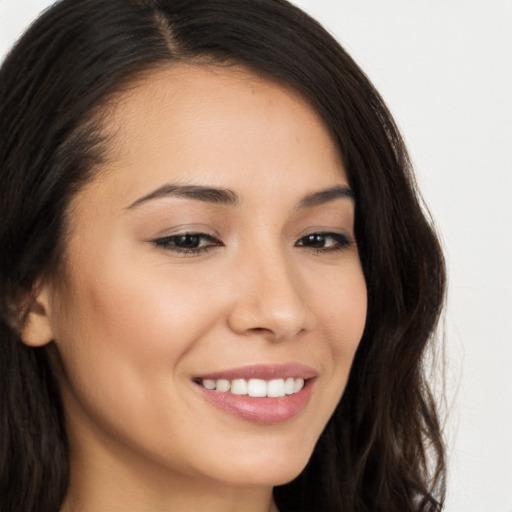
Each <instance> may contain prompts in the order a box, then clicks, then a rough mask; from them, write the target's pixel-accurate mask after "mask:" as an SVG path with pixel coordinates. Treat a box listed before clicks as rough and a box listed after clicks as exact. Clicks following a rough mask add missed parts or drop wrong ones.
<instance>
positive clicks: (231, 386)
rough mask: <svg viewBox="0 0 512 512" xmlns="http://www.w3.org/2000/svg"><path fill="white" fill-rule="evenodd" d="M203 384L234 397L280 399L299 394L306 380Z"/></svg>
mask: <svg viewBox="0 0 512 512" xmlns="http://www.w3.org/2000/svg"><path fill="white" fill-rule="evenodd" d="M201 384H202V385H203V386H204V387H205V388H206V389H215V390H217V391H220V392H223V393H226V392H228V391H229V392H231V393H233V394H234V395H249V396H250V397H270V398H279V397H282V396H286V395H293V394H294V393H298V392H299V391H300V390H301V389H302V388H303V387H304V379H300V378H299V379H294V378H293V377H288V378H287V379H272V380H268V381H266V380H263V379H249V380H248V381H247V380H245V379H233V380H231V381H229V380H227V379H217V380H214V379H203V380H202V381H201Z"/></svg>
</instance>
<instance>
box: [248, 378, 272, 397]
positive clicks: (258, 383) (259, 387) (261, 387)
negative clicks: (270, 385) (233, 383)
mask: <svg viewBox="0 0 512 512" xmlns="http://www.w3.org/2000/svg"><path fill="white" fill-rule="evenodd" d="M247 394H248V395H249V396H253V397H264V396H267V383H266V382H265V381H264V380H263V379H249V382H248V383H247Z"/></svg>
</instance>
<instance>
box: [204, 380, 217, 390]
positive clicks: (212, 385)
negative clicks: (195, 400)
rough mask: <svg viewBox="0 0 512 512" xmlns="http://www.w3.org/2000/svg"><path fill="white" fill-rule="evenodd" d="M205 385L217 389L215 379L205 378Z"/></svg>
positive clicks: (207, 387)
mask: <svg viewBox="0 0 512 512" xmlns="http://www.w3.org/2000/svg"><path fill="white" fill-rule="evenodd" d="M203 386H204V387H205V388H206V389H215V387H216V383H215V381H214V380H213V379H204V380H203Z"/></svg>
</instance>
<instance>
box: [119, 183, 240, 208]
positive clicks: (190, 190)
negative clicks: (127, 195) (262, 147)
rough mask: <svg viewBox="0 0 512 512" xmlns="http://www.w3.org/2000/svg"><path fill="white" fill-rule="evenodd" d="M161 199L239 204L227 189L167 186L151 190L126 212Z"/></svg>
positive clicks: (233, 193)
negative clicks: (172, 198) (170, 198)
mask: <svg viewBox="0 0 512 512" xmlns="http://www.w3.org/2000/svg"><path fill="white" fill-rule="evenodd" d="M162 197H178V198H187V199H195V200H197V201H203V202H206V203H214V204H223V205H227V206H237V205H238V204H239V202H240V200H239V198H238V196H237V195H236V193H235V192H233V191H232V190H230V189H227V188H217V187H207V186H202V185H178V184H167V185H163V186H162V187H159V188H157V189H156V190H153V192H150V193H149V194H146V195H145V196H142V197H140V198H139V199H137V200H136V201H134V202H133V203H132V204H130V206H128V208H127V209H128V210H129V209H132V208H135V207H137V206H139V205H141V204H143V203H145V202H147V201H151V200H152V199H160V198H162Z"/></svg>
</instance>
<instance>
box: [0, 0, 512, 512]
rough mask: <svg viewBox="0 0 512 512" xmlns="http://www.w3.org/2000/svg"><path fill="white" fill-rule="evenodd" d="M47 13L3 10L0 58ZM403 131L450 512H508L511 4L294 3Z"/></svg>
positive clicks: (2, 1) (511, 477) (10, 0)
mask: <svg viewBox="0 0 512 512" xmlns="http://www.w3.org/2000/svg"><path fill="white" fill-rule="evenodd" d="M50 3H51V2H49V1H48V0H0V58H3V55H4V54H5V52H6V51H7V50H8V48H9V47H10V46H11V45H12V44H13V42H14V41H15V39H16V38H17V37H18V36H19V34H20V33H21V32H22V31H23V30H24V28H25V27H26V26H27V25H28V24H29V23H30V22H31V20H32V19H33V18H34V17H35V16H37V14H38V13H39V12H40V11H41V10H42V9H43V8H45V7H46V6H47V5H49V4H50ZM296 3H297V4H298V5H299V6H300V7H302V8H304V9H305V10H307V11H308V12H309V13H310V14H312V15H313V16H314V17H316V18H317V19H318V20H319V21H320V22H322V23H323V24H324V25H325V26H326V27H327V28H328V29H329V30H330V31H331V32H332V33H333V34H334V35H335V36H336V38H337V39H338V40H339V41H340V42H341V43H342V44H343V45H344V46H345V48H346V49H347V50H348V51H349V53H351V55H352V56H353V57H354V58H355V59H356V61H357V62H358V63H359V64H360V65H361V66H362V67H363V69H364V70H365V71H366V72H367V74H368V75H369V76H370V78H371V79H372V81H373V82H374V84H375V85H376V86H377V89H378V90H379V91H380V92H381V94H382V95H383V97H384V99H385V100H386V102H387V103H388V105H389V107H390V109H391V111H392V112H393V114H394V115H395V118H396V120H397V121H398V124H399V126H400V127H401V129H402V131H403V133H404V136H405V139H406V142H407V143H408V146H409V149H410V151H411V155H412V158H413V161H414V163H415V165H416V170H417V175H418V181H419V184H420V187H421V189H422V192H423V195H424V197H425V200H426V202H427V204H428V206H429V208H430V210H431V212H432V214H433V216H434V218H435V220H436V223H437V225H438V227H439V230H440V232H441V235H442V239H443V243H444V246H445V250H446V257H447V262H448V269H449V299H448V308H447V313H446V319H445V336H446V349H447V371H446V375H447V395H448V405H449V417H448V421H447V427H446V430H447V434H448V439H449V445H450V446H449V447H450V453H449V470H450V473H449V487H448V502H447V508H446V510H447V511H448V512H512V378H511V375H512V322H511V317H512V236H511V232H512V230H511V224H512V199H511V196H512V0H429V1H425V0H423V1H420V0H386V1H383V0H296Z"/></svg>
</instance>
